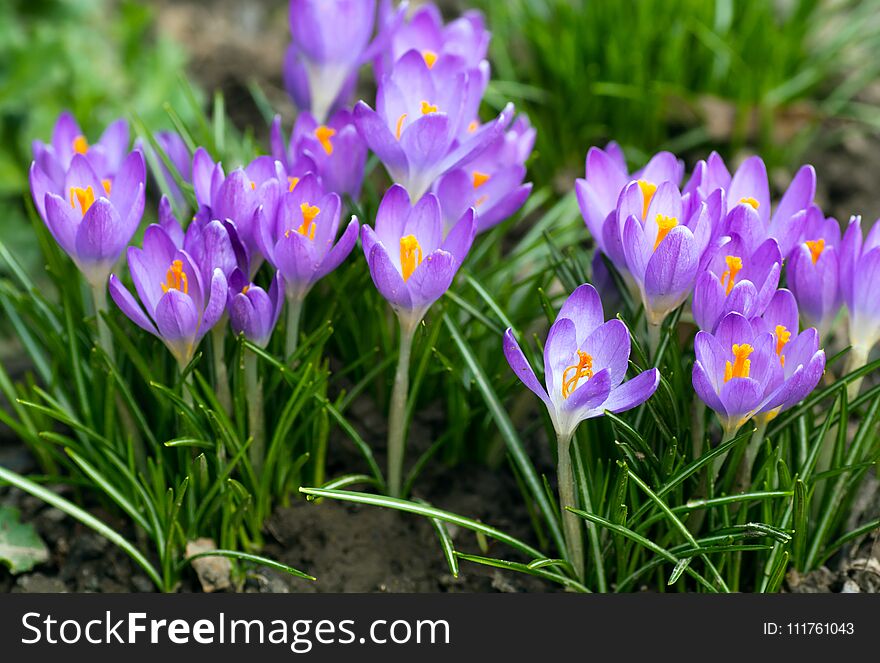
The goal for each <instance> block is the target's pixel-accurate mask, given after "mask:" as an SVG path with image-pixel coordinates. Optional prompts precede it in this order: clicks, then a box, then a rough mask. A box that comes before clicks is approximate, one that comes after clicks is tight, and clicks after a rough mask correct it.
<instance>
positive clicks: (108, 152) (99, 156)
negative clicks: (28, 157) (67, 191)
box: [33, 111, 129, 193]
mask: <svg viewBox="0 0 880 663" xmlns="http://www.w3.org/2000/svg"><path fill="white" fill-rule="evenodd" d="M128 140H129V136H128V122H126V121H125V120H124V119H119V120H116V121H115V122H113V123H111V124H110V125H108V126H107V128H106V129H105V130H104V133H103V134H102V135H101V138H100V139H99V140H98V142H97V143H94V144H89V141H88V139H87V138H86V137H85V135H83V132H82V130H81V129H80V128H79V124H77V122H76V120H75V119H74V117H73V115H71V114H70V113H68V112H66V111H65V112H63V113H61V115H59V116H58V120H57V122H55V129H54V130H53V131H52V140H51V142H49V143H43V142H42V141H39V140H35V141H34V142H33V152H34V161H35V163H36V164H37V167H38V168H39V169H40V170H42V171H43V173H44V174H45V176H46V178H48V179H49V181H51V182H52V183H53V185H54V189H55V192H56V193H58V190H59V189H61V188H62V187H63V186H64V181H65V174H66V173H67V171H68V169H69V168H70V165H71V162H72V161H73V157H74V156H75V155H77V154H79V155H80V156H82V157H85V158H86V160H87V161H88V162H89V165H90V166H91V167H92V170H93V171H94V172H95V174H96V175H97V176H98V178H99V179H101V180H108V181H110V182H111V183H112V182H113V179H114V178H115V177H116V173H118V172H119V169H120V168H121V167H122V163H123V162H124V161H125V157H126V155H127V154H128Z"/></svg>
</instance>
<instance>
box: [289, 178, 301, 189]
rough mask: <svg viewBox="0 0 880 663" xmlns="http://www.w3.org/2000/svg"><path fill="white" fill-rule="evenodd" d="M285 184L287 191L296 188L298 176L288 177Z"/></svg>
mask: <svg viewBox="0 0 880 663" xmlns="http://www.w3.org/2000/svg"><path fill="white" fill-rule="evenodd" d="M287 184H288V187H287V191H288V193H289V192H291V191H293V190H294V189H295V188H296V185H297V184H299V178H298V177H288V178H287Z"/></svg>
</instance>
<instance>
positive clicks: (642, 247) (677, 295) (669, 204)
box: [606, 182, 712, 325]
mask: <svg viewBox="0 0 880 663" xmlns="http://www.w3.org/2000/svg"><path fill="white" fill-rule="evenodd" d="M643 206H644V202H643V195H642V185H641V184H639V183H632V184H630V185H628V186H627V188H626V189H625V190H624V192H623V193H622V194H621V197H620V205H619V218H623V217H624V216H625V218H626V222H625V226H624V228H623V235H622V237H621V242H622V247H621V248H622V253H623V255H624V257H625V260H626V267H627V270H628V272H629V273H630V274H631V275H632V278H633V280H634V281H635V283H636V284H637V285H638V287H639V291H640V292H641V296H642V303H643V304H644V306H645V312H646V314H647V317H648V322H649V323H650V324H652V325H659V324H660V323H661V322H663V319H664V318H665V317H666V316H667V315H668V314H669V313H670V312H671V311H672V310H674V309H676V308H677V307H678V306H680V305H681V303H682V302H683V301H684V300H685V299H687V297H688V295H690V293H691V291H692V290H693V287H694V282H695V280H696V278H697V271H698V267H699V265H700V259H701V257H702V255H703V252H704V251H705V250H706V247H707V245H708V243H709V239H710V237H711V234H712V228H711V222H710V221H709V216H708V210H707V207H706V205H705V203H702V204H701V205H700V207H699V208H698V209H697V211H696V212H694V214H693V215H692V216H691V218H688V219H686V218H684V217H683V216H682V214H683V206H682V198H681V194H680V193H679V191H678V188H677V187H676V186H675V185H674V184H673V183H672V182H664V183H663V184H661V185H660V187H658V189H657V190H656V191H655V192H654V193H653V195H652V197H651V202H650V204H649V205H648V208H647V210H646V211H643ZM642 213H643V214H644V216H642ZM609 216H610V217H611V218H609V221H608V223H607V225H608V226H611V227H613V225H612V224H613V222H614V219H613V216H611V215H609ZM607 238H609V234H608V233H606V239H607Z"/></svg>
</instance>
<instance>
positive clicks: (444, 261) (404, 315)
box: [361, 184, 476, 328]
mask: <svg viewBox="0 0 880 663" xmlns="http://www.w3.org/2000/svg"><path fill="white" fill-rule="evenodd" d="M475 232H476V222H475V219H474V211H473V209H469V210H467V211H466V212H465V214H464V215H463V216H462V218H461V219H460V220H459V222H458V223H457V224H455V227H453V229H452V230H451V231H450V232H449V234H448V235H447V236H446V239H443V221H442V220H441V218H440V203H439V202H438V200H437V197H436V196H434V195H433V194H428V195H426V196H424V197H423V198H422V199H421V200H420V201H419V202H417V203H416V204H415V205H412V204H411V203H410V197H409V194H408V193H407V191H406V189H404V188H403V187H402V186H400V185H397V184H396V185H394V186H392V187H391V188H390V189H389V190H388V192H387V193H386V194H385V196H384V198H382V202H381V203H380V205H379V209H378V211H377V212H376V227H375V230H374V229H373V228H371V227H370V226H367V225H364V226H363V230H362V232H361V242H362V244H363V248H364V256H366V258H367V264H368V265H369V268H370V276H371V277H372V278H373V283H374V284H375V285H376V288H377V289H378V290H379V292H380V293H381V295H382V296H383V297H384V298H385V299H387V300H388V303H389V304H391V306H392V308H393V309H394V311H395V312H396V313H397V315H398V317H399V318H400V319H401V322H402V323H404V324H407V325H409V326H411V327H412V328H414V327H415V325H417V324H418V323H419V322H420V321H421V320H422V318H423V317H424V316H425V313H427V311H428V308H430V306H431V304H433V303H434V302H435V301H437V299H439V298H440V296H441V295H443V293H444V292H446V291H447V290H448V289H449V286H450V285H451V284H452V280H453V279H454V278H455V274H456V272H458V268H459V267H460V266H461V263H462V262H463V261H464V259H465V257H466V256H467V253H468V251H470V248H471V244H472V243H473V241H474V234H475Z"/></svg>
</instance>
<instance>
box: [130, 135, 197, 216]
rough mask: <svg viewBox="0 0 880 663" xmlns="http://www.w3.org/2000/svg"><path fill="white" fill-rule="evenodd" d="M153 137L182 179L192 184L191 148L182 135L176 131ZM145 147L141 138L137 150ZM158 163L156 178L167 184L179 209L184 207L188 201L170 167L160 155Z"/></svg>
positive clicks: (157, 158)
mask: <svg viewBox="0 0 880 663" xmlns="http://www.w3.org/2000/svg"><path fill="white" fill-rule="evenodd" d="M153 137H154V138H155V139H156V142H157V143H158V144H159V148H160V149H161V150H162V152H164V153H165V156H166V157H168V160H169V161H170V162H171V165H172V166H173V167H174V170H176V171H177V174H178V175H180V178H181V179H182V180H183V181H184V182H189V183H192V157H191V156H190V153H189V148H188V147H187V146H186V143H185V142H184V140H183V138H181V137H180V134H178V133H177V132H174V131H157V132H156V133H155V134H153ZM145 145H146V144H145V143H144V141H143V140H141V139H140V138H138V139H137V140H136V141H135V149H137V150H141V151H143V150H144V149H145ZM156 161H157V164H158V170H156V172H154V176H155V177H156V178H157V179H160V180H161V181H162V182H164V183H165V186H166V187H167V190H168V191H169V192H170V193H171V197H172V198H173V199H174V202H175V204H176V205H177V206H178V207H182V206H183V205H184V204H185V203H186V200H185V199H184V197H183V192H182V191H181V190H180V187H179V186H177V181H176V180H175V179H174V176H173V175H172V174H171V171H170V170H169V169H168V166H166V165H165V161H164V160H163V159H162V157H160V156H159V155H158V154H157V155H156Z"/></svg>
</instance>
